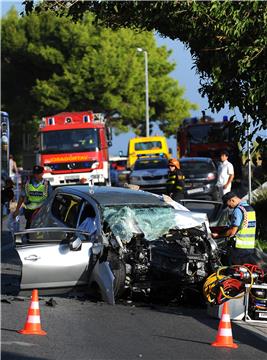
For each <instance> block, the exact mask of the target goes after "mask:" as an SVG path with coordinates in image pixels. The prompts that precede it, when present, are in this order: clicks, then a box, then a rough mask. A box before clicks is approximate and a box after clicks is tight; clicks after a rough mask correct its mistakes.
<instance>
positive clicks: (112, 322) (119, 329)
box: [1, 232, 267, 360]
mask: <svg viewBox="0 0 267 360" xmlns="http://www.w3.org/2000/svg"><path fill="white" fill-rule="evenodd" d="M20 271H21V268H20V264H19V260H18V257H17V256H16V252H15V250H14V249H13V248H12V240H11V238H10V234H9V233H8V232H4V233H2V297H1V306H2V322H1V330H2V331H1V335H2V336H1V338H2V345H1V352H2V358H3V359H8V360H9V359H19V360H24V359H25V360H26V359H27V360H30V359H40V360H41V359H55V360H59V359H65V360H68V359H78V360H79V359H81V360H83V359H87V360H90V359H94V360H113V359H114V360H131V359H153V360H154V359H166V360H169V359H170V360H171V359H175V360H177V359H190V360H191V359H203V360H204V359H205V360H206V359H215V358H216V359H218V360H219V359H225V358H226V357H227V358H228V359H233V360H234V359H266V351H267V341H266V339H267V337H266V334H267V325H264V324H257V326H252V325H251V324H247V323H245V322H243V321H241V322H240V321H239V322H235V321H232V331H233V339H234V342H235V343H237V344H238V345H239V347H238V349H227V348H215V347H212V346H211V345H210V344H211V343H212V342H213V341H215V339H216V335H217V332H218V325H219V320H218V319H215V318H211V317H210V316H209V315H208V314H207V311H206V309H205V308H203V307H202V308H201V307H198V308H193V307H181V306H177V304H172V305H170V306H159V305H151V304H144V303H131V302H130V303H129V302H126V301H123V302H121V303H117V304H116V305H115V306H110V305H107V304H105V303H102V302H96V303H95V302H92V301H89V300H88V299H86V297H85V296H83V295H82V294H78V295H77V294H76V295H75V294H71V295H69V296H64V297H53V300H54V301H55V302H56V304H55V306H50V305H49V304H51V301H50V302H49V300H50V299H51V297H50V296H47V297H43V296H40V297H39V303H40V311H41V327H42V329H43V330H45V331H46V332H47V335H46V336H37V335H34V336H33V335H21V334H19V333H17V330H19V329H22V328H24V325H25V322H26V319H27V312H28V308H29V305H30V298H29V297H20V296H17V291H18V289H19V276H20Z"/></svg>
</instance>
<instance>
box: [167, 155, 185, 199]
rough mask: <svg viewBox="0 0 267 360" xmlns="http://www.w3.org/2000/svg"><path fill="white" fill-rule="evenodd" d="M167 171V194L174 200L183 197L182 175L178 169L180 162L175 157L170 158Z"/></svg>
mask: <svg viewBox="0 0 267 360" xmlns="http://www.w3.org/2000/svg"><path fill="white" fill-rule="evenodd" d="M168 167H169V172H168V180H167V184H166V190H167V194H168V195H169V196H170V197H171V198H172V199H173V200H174V201H179V200H181V199H183V198H184V178H185V177H184V175H183V173H182V171H181V169H180V163H179V161H178V160H176V159H170V160H169V163H168Z"/></svg>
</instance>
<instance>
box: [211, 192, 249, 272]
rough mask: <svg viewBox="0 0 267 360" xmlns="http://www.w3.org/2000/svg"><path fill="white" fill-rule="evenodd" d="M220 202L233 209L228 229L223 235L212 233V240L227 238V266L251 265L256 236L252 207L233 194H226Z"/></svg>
mask: <svg viewBox="0 0 267 360" xmlns="http://www.w3.org/2000/svg"><path fill="white" fill-rule="evenodd" d="M222 200H223V202H224V204H226V205H227V206H228V207H229V208H230V209H233V212H232V215H231V219H230V220H231V224H230V227H229V228H228V229H227V230H226V231H225V232H224V234H218V233H213V234H212V237H213V238H218V237H229V238H230V244H231V250H230V259H229V260H230V261H229V262H230V263H229V265H242V264H245V263H251V256H252V255H253V254H254V249H255V235H256V214H255V211H254V209H253V207H252V206H250V205H249V204H248V203H247V202H246V201H242V200H241V199H240V198H239V197H238V196H237V195H236V194H235V193H233V192H232V191H231V192H228V193H226V194H225V195H224V196H223V197H222Z"/></svg>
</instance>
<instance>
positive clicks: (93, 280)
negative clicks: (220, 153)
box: [16, 185, 220, 304]
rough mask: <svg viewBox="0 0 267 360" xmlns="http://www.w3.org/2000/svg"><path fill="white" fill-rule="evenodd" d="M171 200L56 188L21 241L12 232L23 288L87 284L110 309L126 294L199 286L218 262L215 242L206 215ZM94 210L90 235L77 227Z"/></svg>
mask: <svg viewBox="0 0 267 360" xmlns="http://www.w3.org/2000/svg"><path fill="white" fill-rule="evenodd" d="M172 202H173V201H172ZM173 203H174V204H175V206H174V207H176V209H175V208H174V207H173V206H172V205H171V203H168V202H166V201H165V200H164V196H160V195H155V194H151V193H148V192H145V191H140V190H130V189H124V188H117V187H116V188H115V187H93V188H89V187H88V186H87V185H76V186H74V185H73V186H66V187H59V188H57V189H56V190H54V192H53V193H52V194H51V196H50V197H49V198H48V199H47V201H46V202H45V204H44V205H43V206H42V207H41V209H40V210H39V212H38V213H37V214H36V215H35V217H34V219H33V222H32V226H33V228H32V229H29V230H27V231H26V232H27V233H28V237H29V239H28V240H27V242H23V236H24V235H25V233H24V232H21V233H18V234H16V244H17V246H16V250H17V252H18V254H19V257H20V259H21V262H22V277H21V289H22V290H29V289H34V288H38V289H39V290H40V292H41V293H42V292H43V290H48V289H50V293H53V291H51V290H54V292H56V290H60V291H64V290H65V289H68V288H73V287H77V286H83V287H86V288H89V287H90V288H91V289H94V290H95V291H96V292H100V295H101V296H102V299H104V300H106V301H107V302H109V303H111V304H113V303H114V301H115V300H114V299H115V297H116V296H120V294H122V293H123V292H124V291H126V290H128V291H130V293H144V294H145V295H147V296H153V294H154V295H155V294H156V296H163V297H164V298H172V297H175V295H176V294H177V292H178V291H179V289H181V288H183V287H188V286H193V287H198V286H200V284H201V283H202V282H203V280H204V279H205V278H206V276H207V275H208V274H210V273H211V272H214V271H215V268H216V267H218V266H219V264H220V261H219V257H218V249H217V246H216V242H215V241H214V240H213V239H211V238H210V236H209V234H208V231H207V227H206V224H205V221H204V220H205V216H204V217H203V216H201V217H199V216H197V214H192V213H191V212H190V211H189V210H187V209H186V208H184V207H183V206H182V205H180V204H177V203H175V202H173ZM92 213H93V214H94V216H93V217H94V224H95V226H96V228H95V231H94V233H93V234H90V233H88V232H85V231H84V230H83V231H81V230H77V229H79V228H81V223H82V222H83V221H84V220H85V219H87V218H88V217H89V215H90V216H92ZM193 215H194V216H193ZM202 215H203V214H202Z"/></svg>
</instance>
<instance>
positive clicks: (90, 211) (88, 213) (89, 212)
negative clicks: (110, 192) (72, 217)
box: [79, 203, 96, 225]
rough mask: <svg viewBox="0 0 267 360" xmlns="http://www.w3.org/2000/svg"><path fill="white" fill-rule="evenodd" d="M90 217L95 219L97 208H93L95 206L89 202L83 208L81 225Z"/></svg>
mask: <svg viewBox="0 0 267 360" xmlns="http://www.w3.org/2000/svg"><path fill="white" fill-rule="evenodd" d="M88 217H90V218H92V219H95V217H96V213H95V209H94V208H93V206H92V205H91V204H89V203H86V204H85V206H84V208H83V210H82V213H81V216H80V219H79V225H81V224H82V222H83V221H84V220H85V219H87V218H88Z"/></svg>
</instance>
